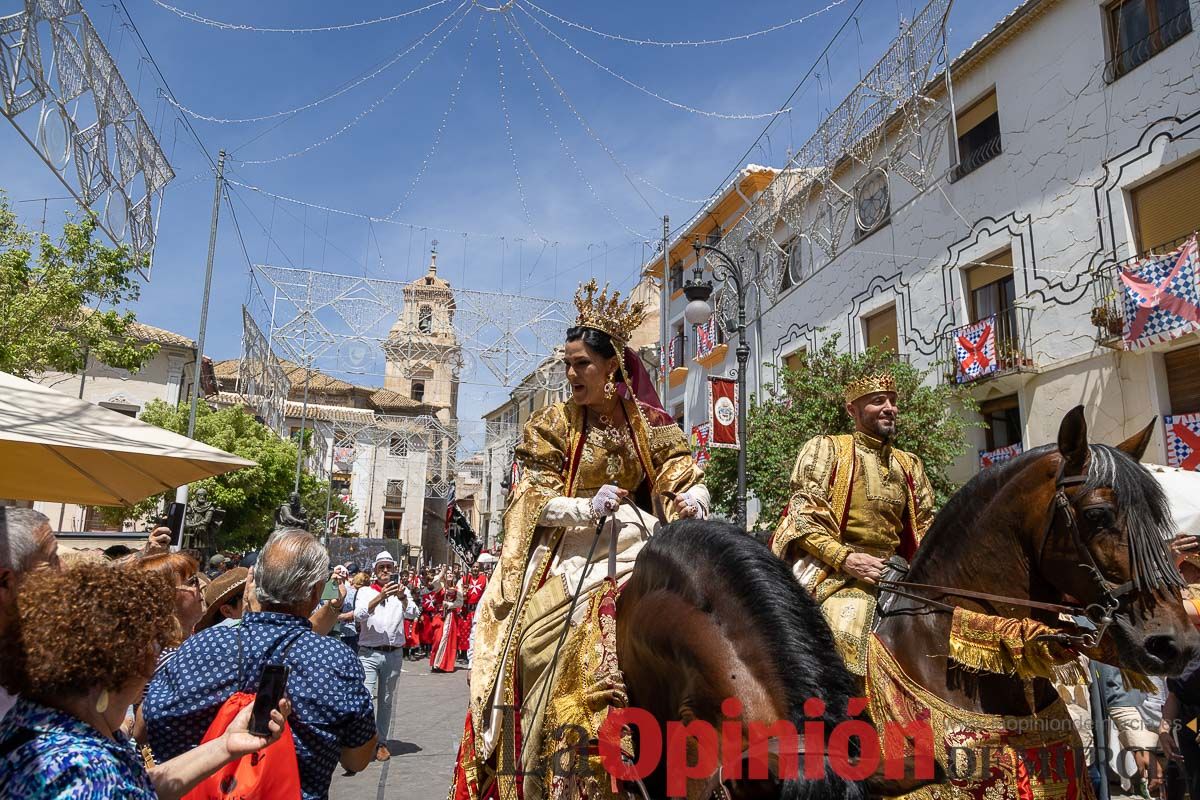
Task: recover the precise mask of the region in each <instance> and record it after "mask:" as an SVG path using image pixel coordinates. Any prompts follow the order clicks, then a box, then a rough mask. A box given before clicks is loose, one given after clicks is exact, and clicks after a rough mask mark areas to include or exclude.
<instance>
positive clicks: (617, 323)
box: [575, 278, 646, 346]
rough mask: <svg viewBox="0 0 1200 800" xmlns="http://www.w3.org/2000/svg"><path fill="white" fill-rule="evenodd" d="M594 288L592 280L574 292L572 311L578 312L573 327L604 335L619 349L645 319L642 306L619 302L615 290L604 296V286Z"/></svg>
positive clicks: (629, 302) (618, 295)
mask: <svg viewBox="0 0 1200 800" xmlns="http://www.w3.org/2000/svg"><path fill="white" fill-rule="evenodd" d="M597 290H598V287H597V285H596V279H595V278H593V279H592V280H590V281H588V282H587V283H585V284H583V285H581V286H580V287H579V290H578V291H577V292H575V308H577V309H579V318H578V319H577V320H576V322H575V324H576V325H579V326H581V327H584V328H592V329H593V330H597V331H600V332H601V333H607V334H608V335H609V336H610V337H612V339H613V340H614V341H615V342H619V343H620V344H621V346H624V345H626V344H628V343H629V337H630V336H632V335H633V332H634V331H635V330H637V327H638V326H639V325H641V324H642V322H643V321H644V320H645V319H646V304H645V303H643V302H642V301H640V300H639V301H637V302H636V303H635V302H633V301H632V300H625V301H622V300H621V293H620V292H619V291H617V292H613V293H612V294H611V295H609V293H608V284H607V283H606V284H604V288H603V289H599V290H598V291H597Z"/></svg>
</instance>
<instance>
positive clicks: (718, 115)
mask: <svg viewBox="0 0 1200 800" xmlns="http://www.w3.org/2000/svg"><path fill="white" fill-rule="evenodd" d="M514 8H516V9H517V10H518V11H520V12H521V13H522V14H524V15H525V16H527V17H529V18H530V19H531V20H533V22H534V24H535V25H537V26H538V27H539V28H541V29H542V30H543V31H545V32H546V34H547V35H549V36H550V37H551V38H553V39H555V40H556V41H558V43H559V44H561V45H562V46H563V47H565V48H567V49H568V50H570V51H571V52H572V53H574V54H575V55H577V56H579V57H580V58H582V59H583V60H584V61H587V62H588V63H589V64H591V65H592V66H593V67H596V68H597V69H599V70H602V71H603V72H606V73H607V74H609V75H611V76H612V77H614V78H616V79H617V80H619V81H621V82H622V83H624V84H625V85H626V86H630V87H632V88H634V89H637V90H638V91H639V92H641V93H642V94H644V95H647V96H648V97H653V98H654V99H655V100H658V101H659V102H661V103H666V104H667V105H669V106H671V107H672V108H676V109H679V110H680V111H687V112H688V113H691V114H698V115H699V116H702V117H710V118H713V119H726V120H754V119H768V118H774V117H777V116H779V115H780V114H786V113H787V112H788V111H790V110H791V108H790V107H789V108H781V109H779V110H777V111H767V112H763V113H760V114H727V113H724V112H721V111H711V110H708V109H703V108H697V107H696V106H691V105H688V104H687V103H680V102H678V101H677V100H672V99H670V98H669V97H664V96H663V95H661V94H659V93H658V92H656V91H654V90H653V89H648V88H647V87H645V86H643V85H642V84H640V83H637V82H636V81H633V80H630V79H629V78H626V77H625V76H624V75H622V74H621V73H619V72H617V71H616V70H614V69H612V68H611V67H609V66H607V65H606V64H602V63H600V62H599V61H597V60H596V59H594V58H592V57H591V56H589V55H588V54H587V53H585V52H583V51H582V50H580V49H579V48H578V47H576V46H575V45H573V44H571V42H570V41H568V40H567V39H564V38H563V37H562V36H559V35H558V34H557V33H555V32H554V31H552V30H551V29H550V28H548V27H546V26H545V25H544V24H542V21H541V20H540V19H538V18H537V17H536V16H534V15H533V14H532V13H530V12H529V11H527V10H526V9H525V7H524V6H523V5H521V4H520V3H516V4H515V5H514Z"/></svg>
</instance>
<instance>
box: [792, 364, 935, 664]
mask: <svg viewBox="0 0 1200 800" xmlns="http://www.w3.org/2000/svg"><path fill="white" fill-rule="evenodd" d="M845 401H846V413H848V414H849V415H850V416H851V418H852V419H853V420H854V428H855V430H854V433H853V434H846V435H839V436H816V437H814V438H812V439H810V440H809V441H807V442H806V443H805V444H804V446H803V447H802V448H801V449H800V455H799V457H798V458H797V459H796V467H795V469H794V470H793V471H792V497H791V502H790V503H789V505H788V509H787V512H786V513H785V514H784V518H783V520H782V521H781V522H780V524H779V527H778V528H777V529H776V531H775V535H774V537H773V538H772V541H771V549H772V550H774V552H775V554H776V555H778V556H780V557H781V558H783V559H785V560H787V561H788V563H791V564H792V565H793V567H792V571H793V573H794V574H795V575H796V578H797V579H798V580H799V581H800V583H801V584H802V585H803V586H804V588H805V589H807V590H808V591H809V592H810V593H811V594H812V595H813V597H814V598H815V599H816V600H817V602H818V603H820V604H821V610H822V611H823V612H824V613H825V617H826V619H827V620H828V621H829V626H830V628H831V629H832V630H833V637H834V641H835V643H836V644H837V647H838V651H839V653H841V656H842V658H843V660H845V662H846V667H847V668H848V669H849V670H850V671H851V672H852V673H854V674H855V675H858V676H860V677H861V676H864V675H865V674H866V653H867V641H868V638H869V636H870V634H871V630H872V629H873V628H874V624H875V614H876V605H877V601H878V586H877V582H878V581H879V580H880V579H881V578H882V577H883V575H884V572H885V571H886V569H887V564H886V563H885V562H886V561H887V559H888V558H890V557H891V556H893V555H896V554H899V555H900V556H902V557H903V558H905V559H909V558H911V557H912V555H913V553H914V552H915V551H916V548H917V544H918V543H919V542H920V541H921V537H922V536H924V535H925V531H926V530H928V528H929V525H930V523H931V522H932V521H933V488H932V487H931V486H930V485H929V479H928V478H927V477H926V476H925V468H924V466H923V465H922V464H921V460H920V459H919V458H917V457H916V456H915V455H913V454H912V453H907V452H905V451H903V450H900V449H898V448H896V447H895V446H893V444H892V441H893V439H894V437H895V434H896V419H897V417H898V415H899V409H898V408H897V405H896V384H895V381H894V379H893V378H892V376H891V375H887V374H883V375H875V376H869V377H866V378H862V379H859V380H856V381H854V382H853V383H851V384H850V385H849V386H848V387H846V393H845Z"/></svg>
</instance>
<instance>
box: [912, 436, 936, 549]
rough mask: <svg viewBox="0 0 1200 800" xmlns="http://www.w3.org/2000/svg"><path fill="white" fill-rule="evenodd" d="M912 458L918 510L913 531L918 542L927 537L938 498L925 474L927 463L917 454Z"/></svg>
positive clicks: (914, 518) (914, 489)
mask: <svg viewBox="0 0 1200 800" xmlns="http://www.w3.org/2000/svg"><path fill="white" fill-rule="evenodd" d="M911 458H912V465H913V471H912V480H913V499H915V500H916V501H917V503H916V504H917V510H916V513H915V514H914V515H913V533H914V534H915V535H916V537H917V543H918V544H920V543H921V540H922V539H923V538H925V533H926V531H928V530H929V526H930V525H932V524H933V506H934V503H935V502H936V500H935V499H934V495H933V485H932V484H931V483H930V482H929V476H928V475H926V474H925V464H924V463H923V462H922V461H921V459H919V458H917V457H916V456H911Z"/></svg>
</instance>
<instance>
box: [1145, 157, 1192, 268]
mask: <svg viewBox="0 0 1200 800" xmlns="http://www.w3.org/2000/svg"><path fill="white" fill-rule="evenodd" d="M1198 194H1200V158H1196V159H1193V160H1191V161H1189V162H1188V163H1186V164H1183V165H1182V166H1179V167H1176V168H1175V169H1173V170H1171V171H1170V172H1168V173H1166V174H1165V175H1162V176H1160V177H1158V178H1155V179H1154V180H1153V181H1151V182H1149V183H1147V184H1146V185H1144V186H1139V187H1138V188H1136V189H1134V190H1133V218H1134V223H1135V229H1136V231H1137V238H1138V241H1137V247H1138V253H1139V254H1141V255H1145V254H1147V253H1158V252H1163V251H1165V250H1169V249H1170V248H1171V247H1172V246H1174V245H1176V244H1179V243H1180V242H1182V240H1183V239H1186V238H1187V237H1188V236H1191V235H1192V234H1193V233H1195V232H1196V231H1197V230H1200V203H1197V202H1196V197H1197V195H1198Z"/></svg>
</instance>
